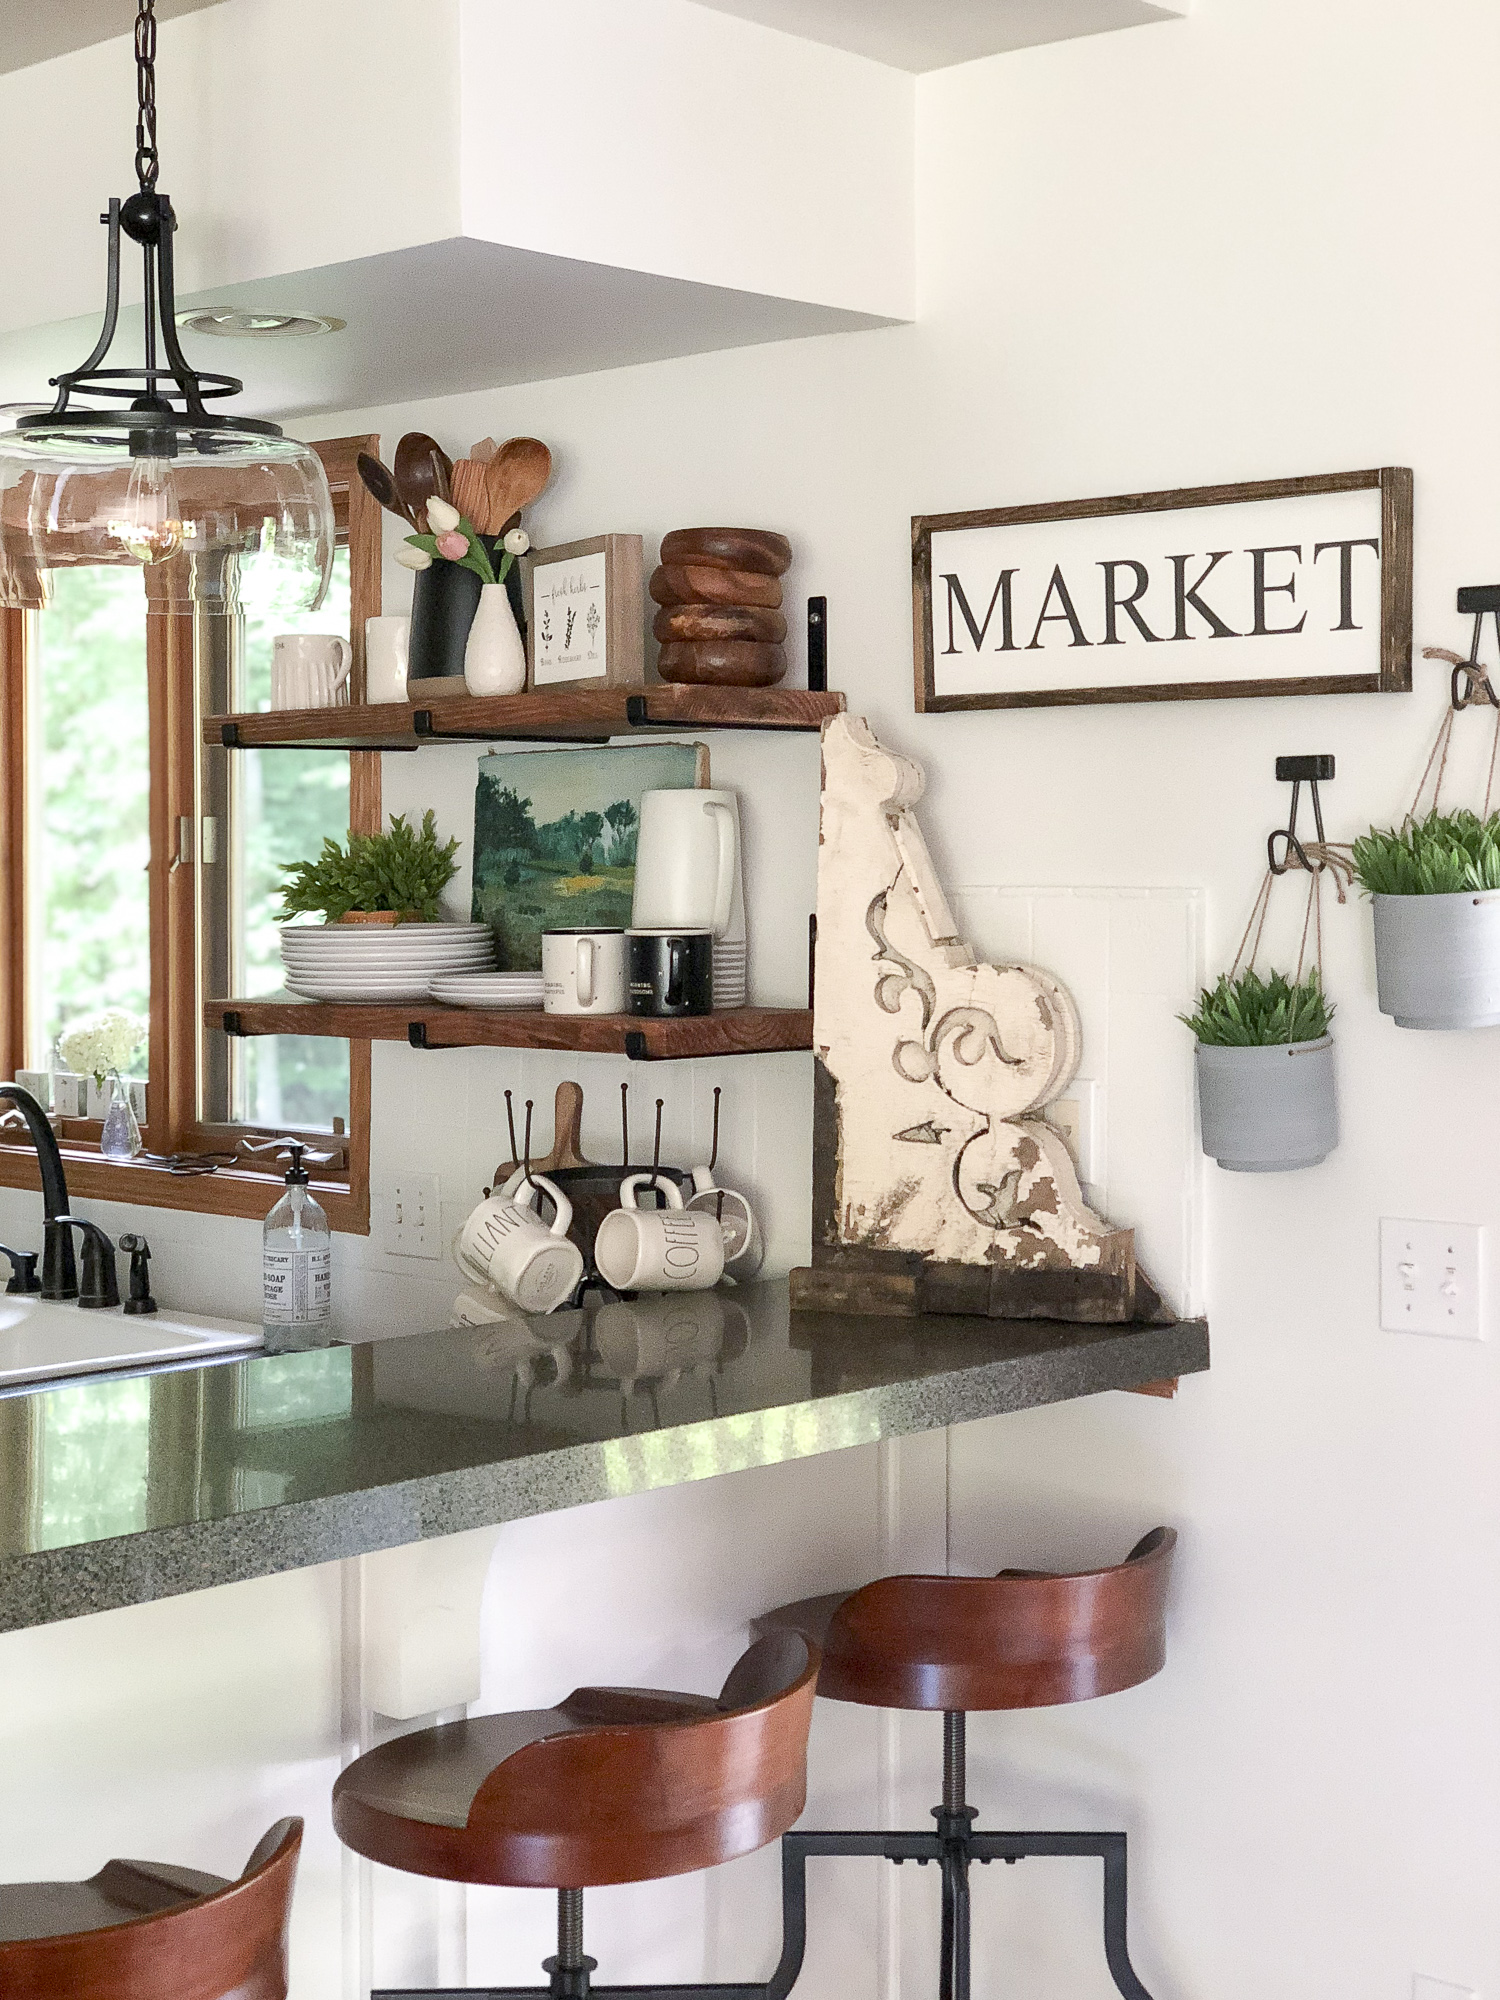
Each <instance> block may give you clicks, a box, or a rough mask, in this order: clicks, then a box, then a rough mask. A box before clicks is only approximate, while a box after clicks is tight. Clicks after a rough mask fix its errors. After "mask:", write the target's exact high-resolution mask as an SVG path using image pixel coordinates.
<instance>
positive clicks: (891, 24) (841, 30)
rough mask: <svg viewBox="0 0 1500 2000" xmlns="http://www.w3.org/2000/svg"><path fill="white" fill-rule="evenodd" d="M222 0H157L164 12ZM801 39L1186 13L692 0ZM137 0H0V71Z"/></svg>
mask: <svg viewBox="0 0 1500 2000" xmlns="http://www.w3.org/2000/svg"><path fill="white" fill-rule="evenodd" d="M218 4H219V0H156V11H157V15H158V16H159V18H160V19H161V20H163V21H170V20H171V19H172V18H173V16H174V15H177V14H192V13H196V12H197V11H198V9H200V8H202V7H213V6H217V5H218ZM698 5H699V6H703V7H712V8H713V9H715V11H716V12H718V13H720V14H738V15H739V16H740V17H741V18H742V19H743V20H746V21H760V22H762V23H764V25H765V26H766V27H769V28H781V29H784V30H785V31H786V32H787V33H788V34H792V35H801V36H802V37H803V38H804V39H805V40H807V41H813V42H828V43H831V44H832V45H833V46H834V47H835V48H840V49H852V50H853V51H854V52H855V53H856V54H857V55H864V56H873V57H874V58H875V60H876V61H877V62H883V63H890V64H891V65H892V66H893V67H894V68H896V69H909V70H927V69H944V68H946V67H947V66H948V65H949V64H950V63H961V62H972V61H973V60H974V59H975V57H976V56H993V55H998V54H999V53H1000V52H1001V50H1002V49H1025V48H1031V47H1034V46H1035V45H1036V44H1037V43H1039V42H1062V41H1069V40H1071V39H1072V38H1073V37H1074V36H1075V35H1097V34H1101V33H1103V32H1104V31H1105V30H1106V29H1110V28H1133V27H1138V26H1140V25H1142V24H1143V23H1145V22H1147V21H1164V20H1171V19H1174V18H1175V17H1176V16H1178V15H1180V14H1185V13H1186V12H1187V10H1188V6H1189V5H1190V0H917V4H916V5H913V4H912V0H698ZM134 20H135V5H134V0H0V72H3V71H5V70H11V69H27V68H29V67H30V65H31V64H32V63H39V62H45V61H46V60H47V58H48V57H49V56H60V55H65V54H66V53H67V52H68V50H70V49H82V48H87V47H88V46H89V45H90V44H91V43H93V42H104V41H108V40H109V39H110V37H111V36H114V35H127V34H129V33H130V30H131V25H132V23H133V22H134Z"/></svg>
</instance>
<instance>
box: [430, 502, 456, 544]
mask: <svg viewBox="0 0 1500 2000" xmlns="http://www.w3.org/2000/svg"><path fill="white" fill-rule="evenodd" d="M462 519H463V516H462V514H460V513H459V511H458V509H457V508H456V507H454V506H451V505H450V504H449V503H448V501H446V500H439V499H438V498H437V496H436V494H434V495H433V497H432V499H430V500H429V501H428V503H427V525H428V527H429V528H431V530H432V532H433V533H434V534H435V535H449V534H452V532H453V530H454V529H455V528H456V527H457V526H458V524H459V522H460V521H461V520H462Z"/></svg>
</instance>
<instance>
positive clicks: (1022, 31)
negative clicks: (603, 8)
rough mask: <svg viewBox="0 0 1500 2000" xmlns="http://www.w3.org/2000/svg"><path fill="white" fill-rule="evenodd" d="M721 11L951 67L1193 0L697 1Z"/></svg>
mask: <svg viewBox="0 0 1500 2000" xmlns="http://www.w3.org/2000/svg"><path fill="white" fill-rule="evenodd" d="M698 5H699V6H702V7H712V8H713V9H714V10H715V12H717V13H720V14H738V15H739V16H740V18H741V19H742V20H746V21H759V22H761V23H763V25H764V26H766V27H768V28H781V29H784V30H785V31H786V33H788V34H791V35H801V36H802V37H803V38H804V40H807V41H812V42H828V43H831V44H832V46H833V47H835V48H840V49H850V50H852V51H853V52H854V53H855V54H856V55H862V56H873V57H874V59H875V61H876V62H883V63H889V64H890V65H891V66H892V67H893V68H895V69H909V70H928V69H946V68H947V67H948V66H949V65H950V64H952V63H962V62H973V61H974V60H975V58H976V57H978V56H993V55H999V54H1000V53H1001V51H1002V50H1004V49H1026V48H1033V47H1035V46H1036V45H1037V44H1038V43H1040V42H1064V41H1070V40H1072V39H1073V37H1074V36H1076V35H1098V34H1102V33H1104V32H1105V31H1106V30H1108V29H1111V28H1135V27H1141V26H1143V25H1144V24H1145V23H1146V22H1148V21H1170V20H1175V19H1176V18H1178V17H1179V16H1180V15H1183V14H1185V13H1186V12H1187V11H1188V8H1189V6H1190V5H1191V0H916V4H915V5H913V0H698Z"/></svg>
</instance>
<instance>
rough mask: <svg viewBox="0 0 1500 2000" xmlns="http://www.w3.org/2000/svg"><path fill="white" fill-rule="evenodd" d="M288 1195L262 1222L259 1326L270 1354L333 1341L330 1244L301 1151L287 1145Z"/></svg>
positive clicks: (325, 1345) (331, 1244)
mask: <svg viewBox="0 0 1500 2000" xmlns="http://www.w3.org/2000/svg"><path fill="white" fill-rule="evenodd" d="M287 1150H288V1152H289V1153H290V1154H291V1156H292V1164H291V1165H290V1166H289V1167H288V1168H287V1170H286V1193H285V1194H284V1195H283V1196H282V1197H281V1199H280V1201H278V1202H277V1204H276V1206H275V1207H274V1208H273V1209H272V1210H271V1213H270V1214H269V1215H268V1216H267V1217H266V1224H265V1230H264V1232H263V1242H262V1249H261V1280H262V1291H263V1294H264V1303H263V1305H262V1307H261V1326H262V1329H263V1331H264V1333H265V1340H266V1351H267V1353H268V1354H289V1353H292V1352H294V1351H296V1350H298V1349H300V1348H308V1347H327V1346H328V1345H329V1343H330V1341H331V1339H332V1335H333V1239H332V1236H331V1235H330V1233H329V1228H328V1217H327V1216H326V1215H325V1214H324V1213H323V1211H322V1209H321V1208H320V1207H319V1206H318V1204H317V1202H315V1201H314V1200H313V1198H312V1195H311V1193H310V1192H309V1190H308V1185H307V1169H306V1167H304V1166H303V1164H302V1154H303V1152H304V1150H305V1149H304V1148H303V1147H301V1146H298V1145H292V1144H289V1145H288V1148H287Z"/></svg>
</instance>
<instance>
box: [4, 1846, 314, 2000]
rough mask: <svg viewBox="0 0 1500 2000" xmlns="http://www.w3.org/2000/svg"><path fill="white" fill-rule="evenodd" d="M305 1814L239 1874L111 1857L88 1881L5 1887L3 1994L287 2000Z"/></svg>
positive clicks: (14, 1997) (50, 1998) (21, 1999)
mask: <svg viewBox="0 0 1500 2000" xmlns="http://www.w3.org/2000/svg"><path fill="white" fill-rule="evenodd" d="M301 1846H302V1822H301V1820H300V1819H284V1820H279V1821H278V1822H277V1824H276V1825H275V1826H273V1827H272V1828H271V1830H270V1832H269V1833H268V1834H267V1835H266V1836H265V1838H264V1839H263V1840H262V1841H261V1843H260V1845H259V1846H258V1847H257V1848H256V1850H255V1852H254V1853H253V1854H252V1855H251V1857H250V1859H249V1860H248V1861H247V1862H246V1863H245V1872H244V1874H243V1875H241V1877H240V1879H239V1880H238V1882H226V1881H225V1880H224V1879H223V1877H222V1876H219V1875H202V1874H199V1872H198V1871H197V1870H196V1869H194V1868H174V1867H172V1866H170V1865H169V1864H167V1863H164V1862H158V1861H109V1862H106V1863H105V1865H104V1867H102V1868H101V1869H100V1870H99V1873H98V1874H97V1875H95V1876H93V1877H91V1879H90V1880H89V1881H87V1882H15V1883H4V1884H0V1993H3V1994H4V1996H5V2000H286V1990H287V1962H286V1932H287V1920H288V1918H289V1916H290V1914H291V1908H292V1885H293V1882H294V1880H295V1879H296V1874H297V1854H298V1850H299V1849H300V1848H301Z"/></svg>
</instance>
